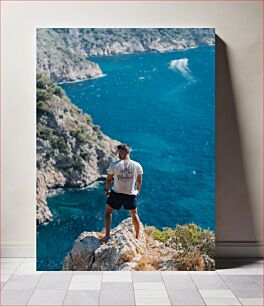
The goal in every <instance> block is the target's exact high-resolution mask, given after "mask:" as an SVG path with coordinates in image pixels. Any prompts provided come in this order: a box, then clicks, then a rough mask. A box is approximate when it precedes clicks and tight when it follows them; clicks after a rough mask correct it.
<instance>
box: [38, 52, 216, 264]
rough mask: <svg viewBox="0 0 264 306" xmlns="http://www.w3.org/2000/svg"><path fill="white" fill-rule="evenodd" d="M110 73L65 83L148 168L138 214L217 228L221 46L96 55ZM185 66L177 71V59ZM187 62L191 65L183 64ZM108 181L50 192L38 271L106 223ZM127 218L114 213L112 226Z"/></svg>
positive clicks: (152, 221) (153, 221) (162, 223)
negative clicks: (218, 66)
mask: <svg viewBox="0 0 264 306" xmlns="http://www.w3.org/2000/svg"><path fill="white" fill-rule="evenodd" d="M90 59H91V60H93V61H95V62H97V63H98V64H99V65H100V67H101V69H102V70H103V72H104V73H105V74H106V75H105V76H104V77H100V78H97V79H93V80H85V81H81V82H74V83H67V84H60V86H61V87H62V88H63V89H64V90H65V91H66V93H67V95H68V96H69V98H70V99H71V100H72V102H73V103H75V104H76V105H77V106H78V107H80V108H81V109H83V111H84V112H87V113H89V114H91V116H92V118H93V122H94V123H95V124H99V125H100V126H101V130H102V131H103V132H104V133H105V134H107V135H108V136H110V137H112V138H114V139H118V140H120V141H122V142H125V143H129V144H130V145H131V147H132V149H133V151H132V153H131V158H132V159H134V160H136V161H138V162H140V164H141V165H142V167H143V170H144V174H143V185H142V188H141V193H140V195H139V208H138V211H139V216H140V219H141V221H142V222H143V223H144V224H149V225H155V226H157V227H158V228H162V227H166V226H169V227H174V226H175V225H176V224H177V223H179V224H184V223H189V222H194V223H196V224H198V225H200V226H202V227H203V228H209V229H211V230H215V48H214V46H200V47H198V48H195V49H188V50H185V51H177V52H170V53H162V54H160V53H144V54H132V55H131V54H130V55H115V56H110V57H93V58H90ZM177 59H188V65H185V64H186V61H185V62H184V60H183V61H182V63H179V62H178V69H176V68H175V69H170V63H171V61H172V60H177ZM184 63H185V64H184ZM103 188H104V184H100V183H97V184H95V187H94V188H87V189H84V190H77V191H76V190H65V191H63V192H61V193H60V194H58V195H56V196H53V197H49V198H48V205H49V207H50V209H51V211H52V213H53V214H54V221H52V222H50V224H48V225H47V226H39V227H38V229H37V266H38V267H37V268H38V270H60V269H61V265H62V262H63V259H64V257H65V256H66V254H67V252H68V251H69V250H70V249H71V247H72V244H73V241H74V239H76V238H77V237H78V235H79V234H80V233H81V232H82V231H84V230H86V231H100V230H102V228H103V227H104V223H103V214H104V205H105V197H104V192H103ZM125 217H128V214H127V212H126V211H124V210H122V211H119V212H115V214H114V215H113V226H115V225H117V224H118V223H119V222H120V221H121V220H122V219H124V218H125Z"/></svg>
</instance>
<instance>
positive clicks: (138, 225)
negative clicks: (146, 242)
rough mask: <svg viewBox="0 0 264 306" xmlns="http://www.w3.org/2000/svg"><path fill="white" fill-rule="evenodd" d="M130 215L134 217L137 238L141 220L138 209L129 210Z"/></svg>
mask: <svg viewBox="0 0 264 306" xmlns="http://www.w3.org/2000/svg"><path fill="white" fill-rule="evenodd" d="M129 213H130V216H131V217H132V222H133V224H134V227H135V231H136V239H138V237H139V228H140V220H139V216H138V213H137V209H133V210H129Z"/></svg>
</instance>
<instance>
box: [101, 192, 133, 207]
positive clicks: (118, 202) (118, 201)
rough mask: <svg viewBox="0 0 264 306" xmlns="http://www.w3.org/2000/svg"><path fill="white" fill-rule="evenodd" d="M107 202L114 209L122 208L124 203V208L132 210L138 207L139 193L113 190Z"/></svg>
mask: <svg viewBox="0 0 264 306" xmlns="http://www.w3.org/2000/svg"><path fill="white" fill-rule="evenodd" d="M106 203H107V204H108V205H109V206H111V207H112V208H114V209H117V210H118V209H120V208H121V207H122V205H124V209H127V210H132V209H136V208H137V195H133V194H131V195H130V194H125V193H118V192H115V191H114V190H111V192H110V195H109V197H108V198H107V201H106Z"/></svg>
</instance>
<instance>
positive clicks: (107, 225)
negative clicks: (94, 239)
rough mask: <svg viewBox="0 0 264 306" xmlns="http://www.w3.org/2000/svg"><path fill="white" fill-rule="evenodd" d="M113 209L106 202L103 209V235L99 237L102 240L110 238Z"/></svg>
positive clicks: (105, 240)
mask: <svg viewBox="0 0 264 306" xmlns="http://www.w3.org/2000/svg"><path fill="white" fill-rule="evenodd" d="M113 211H114V209H113V208H112V207H111V206H109V205H108V204H106V210H105V236H104V237H102V238H101V239H100V241H102V242H107V241H108V240H109V238H110V227H111V223H112V213H113Z"/></svg>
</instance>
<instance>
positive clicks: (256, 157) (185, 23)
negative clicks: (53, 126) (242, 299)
mask: <svg viewBox="0 0 264 306" xmlns="http://www.w3.org/2000/svg"><path fill="white" fill-rule="evenodd" d="M1 7H2V27H1V57H2V62H1V76H2V77H1V89H2V91H1V165H2V167H1V171H2V172H1V185H2V186H1V187H2V188H1V196H2V199H1V200H2V201H1V243H2V249H1V256H35V238H36V227H35V219H36V218H35V206H36V202H35V201H36V200H35V198H36V197H35V192H36V189H35V178H36V169H35V158H36V153H35V152H36V145H35V128H36V125H35V121H36V116H35V62H36V42H35V29H36V28H37V27H215V29H216V34H217V36H218V38H217V46H216V47H217V50H216V57H217V63H216V69H217V71H216V95H217V96H216V120H217V122H216V137H217V139H216V182H217V183H216V224H217V241H218V247H217V251H218V255H234V256H235V255H238V254H241V255H245V256H247V255H250V256H257V255H260V252H261V246H262V244H261V241H262V216H263V213H262V185H263V181H262V145H263V142H262V136H263V135H262V119H263V117H262V114H263V112H262V68H263V66H262V52H263V50H262V38H263V37H262V2H261V1H199V2H194V1H182V2H178V1H175V2H172V1H169V2H165V1H160V2H157V1H156V2H154V1H153V2H152V3H150V2H149V1H146V2H143V1H138V2H135V1H133V2H131V1H130V2H111V3H110V2H100V1H98V2H89V1H86V2H84V1H80V2H78V1H71V2H70V1H52V2H51V1H39V2H38V1H14V2H13V1H4V2H2V3H1Z"/></svg>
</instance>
